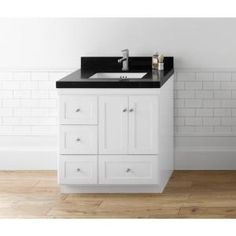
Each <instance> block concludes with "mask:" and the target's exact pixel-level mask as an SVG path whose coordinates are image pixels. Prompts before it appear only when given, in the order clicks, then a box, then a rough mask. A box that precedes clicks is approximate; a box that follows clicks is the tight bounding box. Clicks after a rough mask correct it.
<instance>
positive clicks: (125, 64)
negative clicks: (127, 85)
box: [118, 49, 129, 71]
mask: <svg viewBox="0 0 236 236" xmlns="http://www.w3.org/2000/svg"><path fill="white" fill-rule="evenodd" d="M121 52H122V55H123V57H122V58H120V59H119V60H118V63H121V62H122V70H123V71H128V70H129V50H128V49H124V50H122V51H121Z"/></svg>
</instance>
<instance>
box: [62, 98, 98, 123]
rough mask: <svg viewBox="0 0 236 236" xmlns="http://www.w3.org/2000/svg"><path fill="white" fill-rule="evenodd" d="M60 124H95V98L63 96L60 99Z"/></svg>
mask: <svg viewBox="0 0 236 236" xmlns="http://www.w3.org/2000/svg"><path fill="white" fill-rule="evenodd" d="M60 123H61V124H97V96H93V95H64V96H61V98H60Z"/></svg>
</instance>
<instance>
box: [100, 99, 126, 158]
mask: <svg viewBox="0 0 236 236" xmlns="http://www.w3.org/2000/svg"><path fill="white" fill-rule="evenodd" d="M127 152H128V97H127V96H119V95H118V96H117V95H107V96H100V97H99V153H101V154H127Z"/></svg>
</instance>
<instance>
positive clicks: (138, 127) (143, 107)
mask: <svg viewBox="0 0 236 236" xmlns="http://www.w3.org/2000/svg"><path fill="white" fill-rule="evenodd" d="M157 133H158V96H155V95H153V96H151V95H137V96H129V154H157V153H158V140H157Z"/></svg>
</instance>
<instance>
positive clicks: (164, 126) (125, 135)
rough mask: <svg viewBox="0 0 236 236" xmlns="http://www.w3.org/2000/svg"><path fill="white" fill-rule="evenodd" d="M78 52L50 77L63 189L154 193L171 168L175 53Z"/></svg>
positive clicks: (85, 191) (165, 179) (92, 191)
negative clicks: (160, 67)
mask: <svg viewBox="0 0 236 236" xmlns="http://www.w3.org/2000/svg"><path fill="white" fill-rule="evenodd" d="M118 59H119V58H118V57H117V58H116V57H83V58H81V69H80V70H78V71H76V72H74V73H72V74H70V75H69V76H67V77H65V78H63V79H61V80H59V81H57V82H56V87H57V90H58V94H59V104H60V105H59V114H60V115H59V116H60V117H59V130H60V131H59V155H58V182H59V184H60V186H61V191H62V192H71V193H72V192H78V193H99V192H100V193H114V192H118V193H160V192H162V191H163V189H164V187H165V185H166V184H167V182H168V180H169V178H170V176H171V174H172V171H173V162H174V159H173V79H174V69H173V57H166V58H165V61H164V62H165V70H164V71H160V72H158V71H153V70H152V67H151V57H130V58H129V71H127V72H124V71H122V68H121V65H120V64H119V63H117V60H118Z"/></svg>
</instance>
